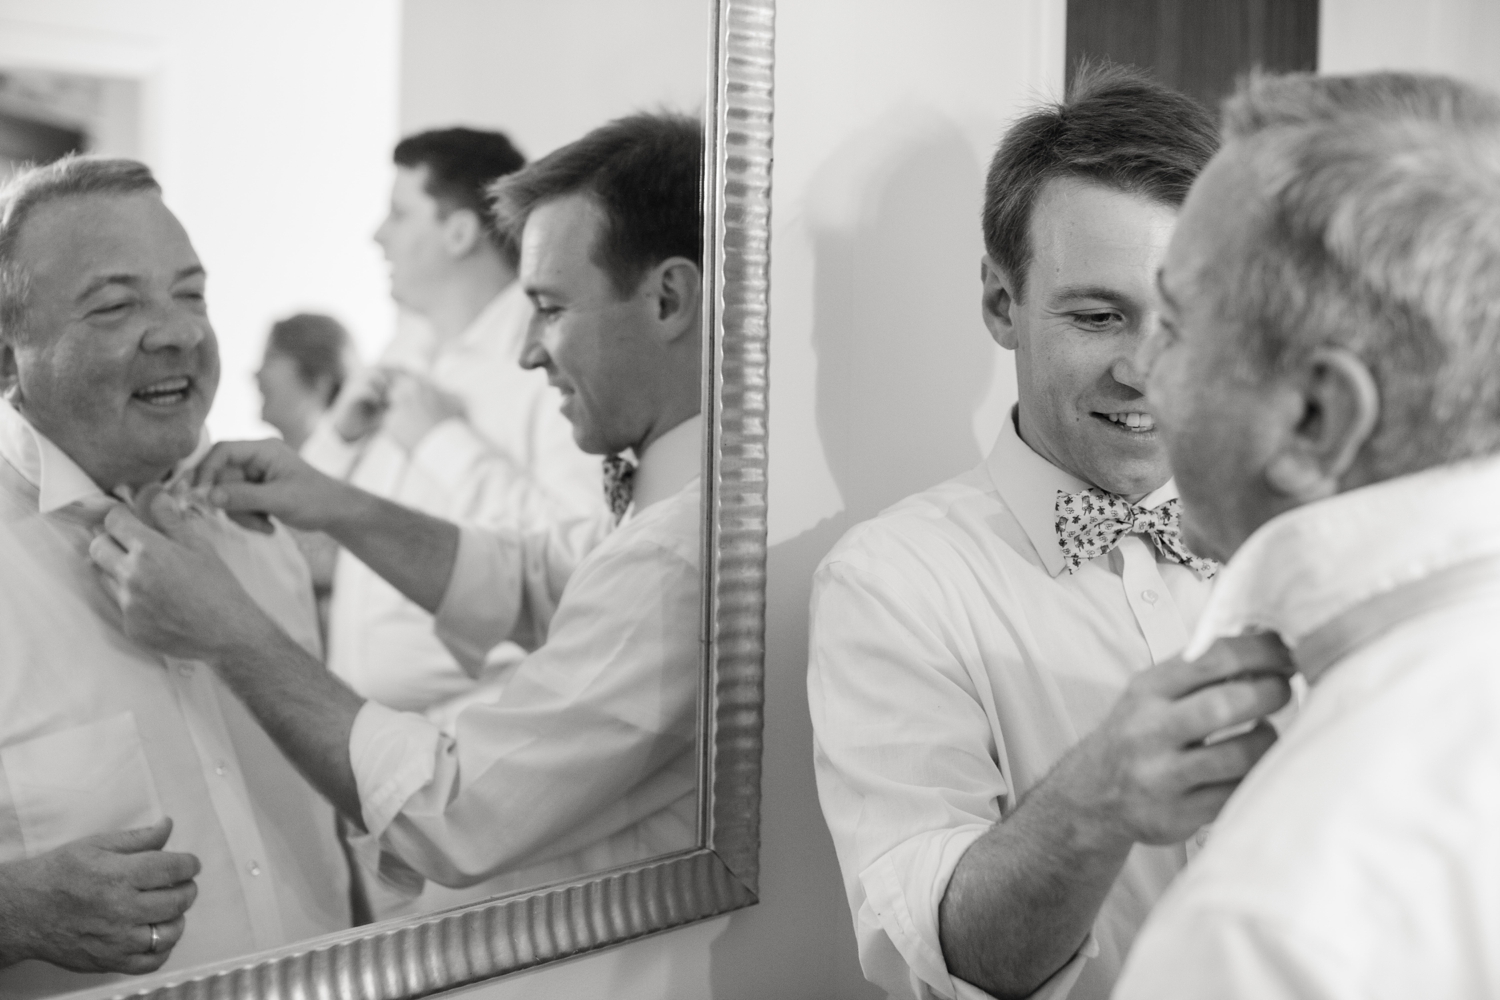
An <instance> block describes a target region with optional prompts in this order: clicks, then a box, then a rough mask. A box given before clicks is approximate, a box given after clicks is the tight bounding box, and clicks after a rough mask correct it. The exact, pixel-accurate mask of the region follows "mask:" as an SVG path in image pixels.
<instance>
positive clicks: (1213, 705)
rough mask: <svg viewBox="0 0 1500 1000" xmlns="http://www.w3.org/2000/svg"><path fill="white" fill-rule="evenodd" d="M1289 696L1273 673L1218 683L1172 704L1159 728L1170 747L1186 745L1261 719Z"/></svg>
mask: <svg viewBox="0 0 1500 1000" xmlns="http://www.w3.org/2000/svg"><path fill="white" fill-rule="evenodd" d="M1291 697H1292V686H1291V684H1290V683H1289V682H1288V681H1287V679H1286V678H1285V677H1280V676H1276V675H1273V674H1272V675H1268V674H1256V675H1252V676H1249V677H1242V678H1236V679H1234V680H1227V681H1222V682H1220V683H1218V684H1214V685H1212V686H1210V687H1206V688H1201V689H1199V690H1197V691H1194V692H1193V693H1192V694H1189V695H1186V696H1184V697H1182V698H1180V699H1179V700H1177V701H1176V702H1173V703H1172V705H1171V706H1170V707H1169V708H1168V709H1167V711H1166V713H1165V714H1164V716H1163V720H1162V725H1163V729H1164V732H1165V734H1166V736H1167V737H1168V739H1169V740H1170V741H1171V742H1172V743H1173V744H1174V745H1176V746H1187V745H1189V744H1192V743H1197V742H1198V741H1200V740H1202V739H1204V738H1206V737H1208V736H1209V735H1211V734H1213V733H1216V732H1218V731H1219V730H1220V729H1224V728H1226V727H1228V726H1235V725H1238V724H1240V723H1242V722H1249V721H1251V720H1252V719H1263V718H1265V717H1266V716H1267V715H1270V714H1271V713H1272V712H1274V711H1276V710H1277V709H1279V708H1281V706H1283V705H1285V704H1286V703H1287V702H1288V701H1290V700H1291Z"/></svg>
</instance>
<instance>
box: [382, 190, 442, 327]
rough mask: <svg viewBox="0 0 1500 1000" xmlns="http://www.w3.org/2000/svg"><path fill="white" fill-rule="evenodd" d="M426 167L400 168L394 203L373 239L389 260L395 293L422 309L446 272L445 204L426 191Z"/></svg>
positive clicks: (402, 299) (411, 307) (401, 299)
mask: <svg viewBox="0 0 1500 1000" xmlns="http://www.w3.org/2000/svg"><path fill="white" fill-rule="evenodd" d="M426 184H427V168H426V167H425V166H421V165H418V166H416V167H397V168H396V180H395V182H394V183H393V184H392V185H391V206H390V211H389V212H387V214H386V217H385V221H384V222H382V223H381V224H380V228H379V229H377V230H375V242H376V243H378V244H380V249H381V250H382V251H384V253H385V259H386V261H387V262H388V263H389V264H390V272H391V297H392V298H394V299H395V300H396V301H397V302H399V303H401V304H402V305H403V306H406V307H407V308H408V309H415V310H417V311H418V312H421V311H422V310H423V309H425V308H426V306H427V304H428V303H429V302H430V301H431V299H432V295H433V290H434V289H435V288H436V287H437V286H438V285H439V284H440V283H441V282H442V280H443V278H444V277H445V276H446V274H447V272H448V268H449V266H450V259H449V257H448V255H447V253H446V252H445V251H444V248H443V217H444V213H443V210H442V205H440V204H439V203H438V201H437V199H436V198H434V197H433V196H432V195H430V194H428V193H427V190H426Z"/></svg>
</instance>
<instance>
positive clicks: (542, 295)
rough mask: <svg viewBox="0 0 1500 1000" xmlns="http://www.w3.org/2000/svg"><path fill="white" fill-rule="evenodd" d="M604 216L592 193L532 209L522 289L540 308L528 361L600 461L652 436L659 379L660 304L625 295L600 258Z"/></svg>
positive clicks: (525, 355) (524, 241) (581, 442)
mask: <svg viewBox="0 0 1500 1000" xmlns="http://www.w3.org/2000/svg"><path fill="white" fill-rule="evenodd" d="M604 222H605V216H604V212H603V210H602V209H600V208H599V207H598V206H597V205H596V204H595V203H594V202H593V201H592V200H590V199H589V198H587V197H586V196H584V195H567V196H565V197H561V198H556V199H554V200H552V201H548V202H544V203H542V204H541V205H539V206H537V207H536V208H535V209H533V210H532V212H531V215H530V216H529V217H528V218H527V220H526V228H525V229H524V230H523V231H522V234H521V268H520V280H521V286H522V287H523V288H524V289H525V290H526V294H527V296H528V297H529V298H530V299H531V301H532V304H533V305H534V306H535V307H536V308H535V312H534V313H533V315H532V320H531V326H530V327H529V328H528V330H527V336H526V346H525V349H524V350H523V351H522V353H521V364H522V366H523V367H526V368H541V369H544V370H545V371H546V372H547V380H548V381H549V382H551V383H552V385H553V386H555V387H556V388H557V389H558V391H559V392H561V393H562V397H563V403H562V412H563V415H564V416H566V417H567V418H568V419H569V420H570V421H572V423H573V439H574V440H575V441H577V442H578V447H579V448H581V449H582V450H584V451H586V452H590V453H593V454H596V455H605V454H611V453H614V452H617V451H621V450H623V449H625V448H632V447H635V446H636V445H637V444H639V443H640V442H641V441H642V440H643V439H644V438H645V436H646V434H647V433H648V432H649V430H650V426H651V419H652V415H653V413H654V408H653V405H652V403H651V399H650V395H651V391H652V386H653V385H654V384H655V383H656V381H657V379H658V377H659V368H660V365H659V364H657V363H656V362H657V360H658V353H659V352H658V351H656V350H655V348H656V345H655V344H654V343H653V341H652V336H651V331H652V327H651V324H650V317H651V313H650V309H651V306H652V301H653V300H651V299H650V298H649V297H648V296H646V295H644V294H642V293H641V292H640V291H639V290H638V291H637V292H636V293H633V294H631V295H628V296H626V297H624V298H621V297H620V296H619V294H618V292H617V291H616V290H615V286H614V284H613V283H612V282H611V281H610V277H609V275H608V274H607V273H606V272H605V271H604V269H603V268H601V267H600V266H599V265H598V264H597V263H595V261H594V253H593V251H594V246H595V245H596V243H597V240H598V236H599V232H600V230H601V227H602V226H603V225H604Z"/></svg>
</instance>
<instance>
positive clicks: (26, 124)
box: [0, 0, 712, 995]
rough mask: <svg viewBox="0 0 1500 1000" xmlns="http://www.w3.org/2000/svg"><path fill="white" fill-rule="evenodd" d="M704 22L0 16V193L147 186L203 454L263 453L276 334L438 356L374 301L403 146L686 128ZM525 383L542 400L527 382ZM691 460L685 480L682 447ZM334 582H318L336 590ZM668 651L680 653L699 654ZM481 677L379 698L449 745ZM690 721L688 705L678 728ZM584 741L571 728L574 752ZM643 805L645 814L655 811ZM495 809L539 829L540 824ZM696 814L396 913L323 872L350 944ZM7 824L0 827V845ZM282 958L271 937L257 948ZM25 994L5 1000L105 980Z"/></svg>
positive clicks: (659, 845) (526, 149)
mask: <svg viewBox="0 0 1500 1000" xmlns="http://www.w3.org/2000/svg"><path fill="white" fill-rule="evenodd" d="M711 14H712V6H711V4H710V3H709V2H708V0H621V2H614V3H608V4H600V3H597V2H594V0H550V2H548V3H536V2H534V0H407V2H405V3H402V2H399V0H269V2H266V3H259V4H255V5H234V4H229V5H225V4H202V3H198V2H195V0H79V2H74V3H69V4H67V5H58V4H55V3H53V2H50V0H0V174H4V173H8V172H9V170H10V169H12V168H13V167H14V166H15V165H17V164H19V163H21V162H24V161H27V160H36V159H43V160H45V159H50V158H53V157H56V156H58V155H61V154H63V153H67V152H74V151H79V152H95V153H102V154H108V155H118V156H129V157H133V158H138V159H141V160H143V161H145V162H146V163H147V164H148V165H149V166H151V168H152V169H153V171H154V173H155V174H156V176H157V178H158V180H159V181H160V182H161V184H162V187H163V192H164V200H165V203H166V205H167V206H168V207H169V208H170V209H172V211H173V212H174V214H175V215H176V216H177V217H178V218H179V219H180V220H181V222H182V224H183V226H184V227H185V228H186V230H187V232H188V235H189V237H190V238H191V239H192V241H193V244H194V248H195V249H196V251H197V253H198V255H199V257H200V258H201V259H202V261H203V263H204V265H205V267H206V268H207V270H208V272H209V275H210V277H209V280H208V285H207V301H208V310H209V315H210V318H211V320H212V321H213V325H214V328H215V330H216V332H217V337H218V341H219V347H220V354H221V359H222V378H221V381H220V388H219V391H218V394H217V397H216V399H215V402H214V406H213V409H212V411H211V412H210V415H209V418H208V425H207V426H208V431H209V433H210V435H211V436H212V437H214V438H215V439H220V440H223V439H234V438H245V437H262V436H266V435H267V434H269V433H272V432H273V430H274V428H273V427H272V426H271V424H270V423H268V422H267V421H266V420H264V419H263V416H265V417H270V416H271V414H270V412H269V409H268V408H266V407H265V406H264V402H265V401H264V400H263V395H266V381H265V380H266V379H267V378H269V377H270V376H271V375H272V374H274V373H271V372H269V371H268V369H270V368H271V367H272V365H271V363H270V360H269V358H268V356H267V355H266V353H265V352H266V346H267V337H268V333H269V331H270V329H271V327H272V324H273V323H275V322H276V321H278V320H281V319H284V318H285V317H287V316H290V315H292V314H294V313H322V314H327V315H329V316H332V317H335V318H336V319H337V320H338V321H339V322H340V323H341V324H342V325H343V326H344V327H345V328H346V329H347V331H348V333H349V335H350V336H351V338H352V341H353V349H354V351H355V352H356V353H357V354H358V355H359V357H360V359H361V361H362V363H363V364H365V365H371V364H389V365H392V366H396V367H401V366H410V367H411V368H413V369H415V370H419V371H423V370H425V369H427V368H428V367H430V366H431V365H432V363H433V358H434V357H435V356H436V355H437V354H440V353H441V352H442V351H443V350H444V349H445V348H444V346H443V342H442V338H441V336H440V335H439V334H437V333H435V332H434V328H433V324H431V323H429V322H428V321H427V320H426V319H424V317H423V315H422V314H421V312H420V310H418V309H415V308H403V307H401V306H399V305H398V304H397V303H396V302H394V301H393V298H392V288H391V283H392V280H393V277H394V275H393V273H392V265H391V264H390V263H389V262H388V261H387V259H386V256H387V253H386V252H383V250H382V247H381V246H379V245H377V243H376V242H375V240H374V238H373V237H374V234H375V231H376V229H377V227H378V226H380V225H381V223H382V220H383V219H384V218H385V217H386V215H387V211H388V208H389V206H390V203H391V200H392V186H393V183H399V177H398V174H397V171H396V168H395V167H394V166H393V164H392V162H391V153H392V148H393V147H394V145H395V143H396V142H397V140H398V139H399V138H401V137H402V136H406V135H410V134H412V133H416V132H421V131H423V130H428V129H437V128H446V127H449V126H458V125H462V126H468V127H471V128H477V129H497V130H500V131H503V132H504V133H506V134H507V135H508V136H509V137H510V139H511V140H512V141H513V142H514V144H515V146H516V147H517V148H518V149H519V150H520V151H521V152H522V153H523V154H524V155H525V156H526V157H527V158H528V160H531V159H536V158H538V157H540V156H543V155H545V154H546V153H548V152H550V151H551V150H553V149H556V148H557V147H559V146H561V145H563V144H565V143H567V142H569V141H571V140H573V139H575V138H578V137H579V136H581V135H583V134H584V133H585V132H587V131H588V130H590V129H591V128H593V127H595V126H597V125H600V124H602V123H604V122H605V121H607V120H610V119H612V118H615V117H618V116H621V115H625V114H629V113H632V112H635V111H643V110H644V111H658V110H668V111H677V112H684V113H687V114H690V115H695V116H699V117H701V115H702V113H703V107H704V95H705V93H706V90H707V87H706V82H705V73H706V71H707V68H708V65H709V52H708V49H707V45H708V39H709V28H710V19H711ZM258 374H259V375H261V376H262V378H261V380H260V381H258V380H257V375H258ZM527 377H529V378H533V379H536V380H538V381H545V375H544V373H542V372H540V371H534V372H530V373H527ZM273 389H274V387H273ZM272 422H273V423H274V421H272ZM287 436H288V437H290V436H291V435H290V434H288V435H287ZM692 454H693V456H694V458H693V461H694V462H698V463H701V461H702V445H701V444H697V445H696V446H695V447H694V448H693V449H692ZM589 460H590V461H594V462H595V464H597V461H596V460H595V459H593V458H592V457H590V459H589ZM319 544H320V543H319V542H317V541H316V540H312V541H310V542H309V543H308V545H309V548H308V549H307V552H308V555H309V559H310V561H313V562H316V560H317V558H320V557H322V558H326V559H329V560H334V559H335V558H336V557H335V556H334V555H333V554H332V553H331V550H326V551H322V552H321V553H320V552H319V551H318V545H319ZM334 565H335V564H334V563H333V562H330V564H329V568H328V569H327V570H326V574H327V575H328V576H329V577H330V578H331V585H332V586H335V587H336V586H337V585H338V582H339V574H338V572H337V571H336V570H334V569H333V568H332V567H333V566H334ZM314 572H315V574H316V573H317V572H318V571H317V568H316V566H315V567H314ZM336 599H337V597H335V600H336ZM328 627H329V624H328V622H327V621H326V620H325V622H324V628H325V630H326V629H327V628H328ZM687 641H690V642H691V643H692V644H694V645H695V646H696V645H697V644H698V642H699V640H698V635H697V633H696V631H695V633H694V634H693V635H692V636H691V637H689V638H688V640H687ZM485 670H486V671H488V673H486V674H485V676H484V678H483V679H482V681H481V683H479V684H476V685H473V686H472V687H469V688H465V689H463V690H460V691H456V692H455V691H447V692H445V693H444V696H443V698H442V699H441V702H442V704H436V703H435V702H429V703H426V704H405V703H400V700H399V698H396V699H394V700H395V701H396V702H397V703H396V704H394V705H393V707H395V708H397V709H401V710H413V711H418V712H422V713H423V714H425V715H426V716H427V717H428V718H429V719H430V720H432V721H433V722H434V724H436V725H439V726H441V727H445V728H447V729H448V730H449V731H453V730H454V728H455V727H456V726H457V725H458V723H457V719H458V718H459V716H460V714H461V712H462V710H463V709H464V708H465V707H466V706H467V705H469V704H472V703H473V702H478V701H485V700H496V699H499V698H503V697H504V690H505V686H504V680H505V677H504V665H503V664H499V665H496V664H488V665H487V666H486V668H485ZM695 683H699V684H701V678H700V679H698V680H696V681H695ZM362 693H363V692H362ZM697 701H698V696H697V694H696V693H695V694H694V696H693V698H692V706H693V710H692V712H690V713H689V725H691V724H692V719H693V717H694V713H696V706H697ZM234 724H236V723H233V721H232V720H231V728H233V725H234ZM590 738H591V733H590V732H589V731H587V729H586V728H582V729H580V731H579V732H578V733H577V739H578V740H579V741H587V740H589V739H590ZM7 739H9V737H7V736H5V735H4V734H0V742H3V741H4V740H7ZM693 739H694V738H693V736H692V735H691V734H689V736H688V742H689V743H692V742H693ZM148 742H149V740H148ZM702 742H703V741H702V738H701V735H700V736H698V737H697V740H696V747H697V748H696V749H694V750H693V751H692V756H693V759H686V760H683V761H679V762H678V763H677V764H675V765H673V766H675V767H677V768H678V770H679V771H680V772H681V775H682V781H683V782H686V783H687V784H686V785H685V786H684V787H686V788H687V789H689V790H691V789H692V788H693V787H695V786H696V784H697V782H698V781H699V780H700V779H699V774H700V772H701V771H702V766H701V764H700V762H699V761H698V760H697V759H696V755H697V754H699V753H700V752H701V746H702ZM3 749H4V748H3V747H0V750H3ZM647 756H648V757H649V756H651V755H650V754H649V753H648V754H647ZM463 763H464V762H463V761H461V762H460V765H462V764H463ZM659 763H660V762H656V763H653V764H651V765H649V766H651V767H657V766H659ZM645 766H648V765H643V767H645ZM155 780H158V781H159V780H161V779H160V778H156V779H155ZM44 784H45V782H44ZM251 794H260V792H259V791H258V790H256V789H252V790H251ZM267 794H275V793H274V792H267ZM651 794H653V795H656V796H657V797H658V798H661V799H662V802H661V803H658V805H661V804H663V803H665V802H667V801H668V799H670V798H671V795H670V794H668V793H667V792H664V791H662V790H660V789H658V790H657V791H655V792H652V793H651ZM698 794H700V795H701V789H700V790H699V792H698ZM603 801H605V803H606V804H605V805H604V806H603V807H601V810H600V811H599V812H598V813H596V814H594V815H590V816H587V817H584V818H583V819H582V820H581V822H580V825H581V826H583V827H587V826H589V825H591V824H592V825H594V826H596V827H597V828H598V829H599V830H603V831H611V830H613V831H619V830H622V829H625V828H627V827H629V825H630V819H629V818H628V817H620V818H616V819H613V820H612V819H610V818H609V816H607V815H603V813H607V812H609V811H610V810H616V811H618V810H619V808H620V806H619V803H618V802H614V801H612V800H610V796H608V795H605V797H604V800H603ZM515 808H517V809H523V810H526V811H532V810H535V811H545V810H546V809H547V808H548V802H547V801H546V796H542V797H541V798H540V799H539V800H534V801H529V802H526V803H522V804H517V805H516V806H515ZM633 808H635V809H637V810H639V809H640V808H641V807H640V806H638V805H637V806H635V807H633ZM699 811H700V810H699V806H698V805H697V804H696V800H691V799H690V800H689V801H688V802H687V803H686V805H685V806H684V807H683V808H681V809H680V810H679V812H680V813H681V816H680V817H679V819H681V820H682V823H685V824H686V825H681V824H679V828H680V835H677V834H663V835H661V836H658V837H656V838H655V839H653V838H652V837H650V836H646V837H641V838H638V841H637V844H636V847H635V848H634V853H633V854H632V851H631V849H619V847H618V844H616V847H614V848H611V849H608V850H603V849H591V843H590V840H591V838H592V837H593V836H594V835H593V834H585V835H583V836H582V837H581V838H580V839H579V842H578V843H574V844H570V843H566V840H567V837H566V836H564V837H563V838H562V841H563V842H553V843H552V844H550V845H548V846H546V847H545V848H543V849H542V850H540V851H539V852H537V853H536V854H534V855H533V857H531V858H529V859H528V860H527V861H526V862H524V863H518V864H516V865H514V866H511V867H507V868H503V869H500V870H498V871H492V872H489V873H486V877H484V878H477V879H476V878H474V877H473V873H466V874H464V876H463V877H462V878H458V879H455V880H456V881H466V882H470V883H472V884H468V885H459V886H442V885H438V884H436V883H435V882H433V881H431V880H429V881H427V882H426V884H425V885H423V886H422V887H421V888H420V890H416V889H414V888H413V887H412V886H411V885H410V884H409V883H407V884H403V883H402V882H401V880H400V879H399V878H398V879H396V880H395V881H394V883H393V884H394V885H396V886H397V888H398V889H399V891H391V889H390V886H388V885H386V884H385V883H383V882H381V881H380V880H378V879H374V878H372V877H371V875H370V874H369V870H368V869H367V868H364V867H361V862H360V861H358V860H357V858H356V856H357V855H358V854H359V852H360V850H361V848H360V846H359V845H358V843H353V842H351V843H350V844H349V845H347V850H346V852H345V854H346V856H345V857H342V858H339V859H338V863H340V864H344V863H346V862H347V864H348V865H349V866H350V868H351V870H353V871H354V872H356V873H357V875H356V878H355V879H354V880H353V884H352V885H351V889H350V900H351V901H350V903H349V906H350V911H349V912H350V914H351V920H355V921H357V920H358V919H360V917H361V916H363V917H364V918H365V919H368V920H371V921H375V922H379V921H381V920H390V919H396V918H400V917H406V916H411V915H413V914H418V913H424V912H433V911H436V910H440V909H446V908H451V907H454V906H458V905H462V904H466V903H470V902H475V901H478V900H481V899H486V898H491V897H493V896H494V895H496V894H501V893H514V892H518V891H522V890H527V889H535V888H539V887H541V886H544V885H548V884H553V883H556V882H559V881H563V880H573V879H577V878H580V877H583V876H585V875H587V874H590V873H594V872H597V871H600V870H604V869H607V868H610V867H614V866H618V865H622V864H626V863H633V862H639V861H642V860H646V858H647V857H649V856H655V854H659V853H670V852H672V851H683V850H688V849H690V848H693V847H695V846H696V845H697V844H698V843H699V836H700V831H699V830H698V829H697V823H698V819H697V817H698V813H699ZM0 812H4V810H0ZM24 822H25V821H24V818H23V819H22V820H19V821H18V820H17V818H16V815H14V814H10V815H4V816H0V841H3V840H4V838H6V837H10V836H11V834H9V833H7V832H5V831H9V830H14V829H15V828H16V827H17V825H18V823H19V824H20V825H24ZM270 836H272V837H274V836H276V834H274V833H273V834H270ZM12 839H16V838H12ZM356 839H357V838H356ZM679 840H680V843H679V842H678V841H679ZM176 846H177V842H176V841H169V843H168V849H172V848H175V847H176ZM290 854H291V855H297V854H298V851H297V849H296V848H295V846H293V847H292V848H291V849H290ZM26 856H27V848H26V844H25V843H24V842H22V841H21V840H17V842H15V843H11V844H3V843H0V860H13V859H16V858H22V857H26ZM538 858H539V859H540V860H538ZM308 863H312V862H308ZM319 863H321V862H319ZM257 867H259V866H257ZM265 874H266V873H265V872H264V870H263V869H262V870H259V871H256V870H251V871H249V873H248V877H249V879H250V881H252V882H253V881H254V880H256V879H264V877H265ZM288 877H291V878H300V877H302V876H298V875H292V876H288ZM187 919H188V921H189V923H190V924H191V923H192V922H193V921H194V919H195V913H194V911H193V910H189V912H188V917H187ZM249 919H250V922H251V923H252V924H253V923H254V922H255V918H254V916H253V915H252V916H251V917H250V918H249ZM274 922H275V921H273V923H274ZM286 923H288V924H290V923H295V921H286ZM314 923H316V921H311V922H307V925H308V926H312V925H313V924H314ZM326 929H327V930H329V931H333V930H336V929H337V928H334V927H328V928H326ZM255 933H266V932H262V931H256V932H255ZM250 936H251V937H254V934H251V935H250ZM294 939H296V938H295V935H292V934H291V933H290V931H286V930H285V929H284V928H283V933H282V938H281V940H276V941H273V942H270V943H269V944H267V946H268V947H273V946H278V945H285V944H288V943H290V941H291V940H294ZM255 950H256V949H251V950H250V951H247V953H246V954H253V953H254V951H255ZM231 957H234V956H231V955H223V954H219V955H214V956H213V957H212V959H211V960H212V961H222V960H224V959H227V958H231ZM183 967H184V964H183V963H180V962H176V961H174V962H173V963H172V964H169V965H168V966H167V967H166V968H167V969H168V970H172V969H180V968H183ZM3 975H4V972H3V971H0V976H3ZM36 982H37V983H38V984H39V985H36V986H34V987H32V986H28V987H25V988H23V989H21V990H20V991H19V992H18V993H17V995H49V994H52V993H56V992H59V991H63V990H74V989H80V988H86V987H90V986H95V985H99V984H103V983H107V982H109V980H108V979H94V978H86V977H85V978H69V977H61V978H57V979H56V980H55V981H52V985H48V977H47V976H46V975H40V976H38V977H36ZM121 985H122V986H125V987H128V985H129V984H128V982H125V983H122V984H121Z"/></svg>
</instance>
